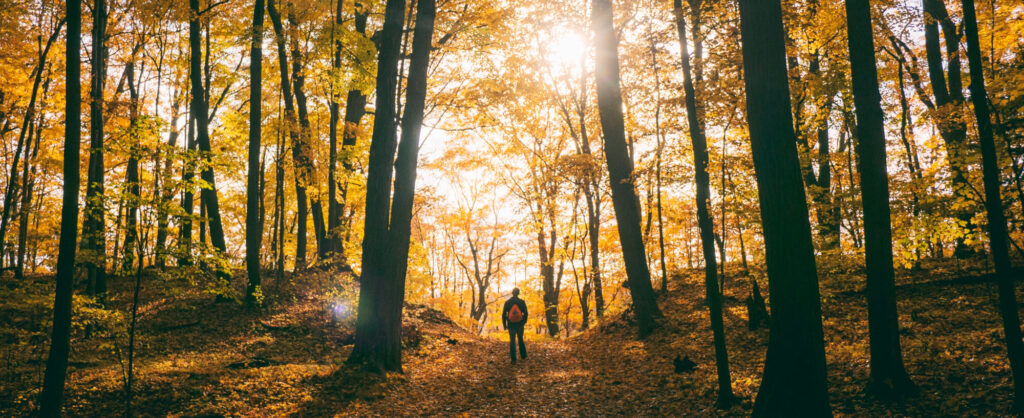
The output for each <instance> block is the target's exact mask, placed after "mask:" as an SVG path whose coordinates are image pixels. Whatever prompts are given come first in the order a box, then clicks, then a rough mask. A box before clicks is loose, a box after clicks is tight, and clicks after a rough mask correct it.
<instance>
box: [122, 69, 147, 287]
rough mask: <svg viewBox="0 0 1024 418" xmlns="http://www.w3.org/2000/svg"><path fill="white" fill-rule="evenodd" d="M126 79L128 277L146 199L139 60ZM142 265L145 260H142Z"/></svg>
mask: <svg viewBox="0 0 1024 418" xmlns="http://www.w3.org/2000/svg"><path fill="white" fill-rule="evenodd" d="M125 76H126V77H127V79H128V95H129V104H128V106H129V109H128V114H129V115H128V121H129V122H128V126H129V127H128V132H129V134H128V142H129V143H128V166H127V168H126V169H125V185H124V188H125V192H126V193H125V195H126V200H127V201H126V202H125V203H126V205H127V208H126V209H127V212H128V213H127V216H126V218H127V219H126V221H125V223H126V226H125V235H124V245H123V246H122V247H123V248H122V251H124V253H123V254H124V256H123V258H122V264H121V270H122V271H123V272H125V273H129V272H132V271H133V267H134V265H135V256H136V255H137V251H136V248H135V246H136V245H138V241H139V231H138V225H139V204H140V200H141V198H142V196H141V187H140V184H139V143H138V142H139V137H138V133H137V132H136V131H137V129H138V123H139V90H138V87H137V86H136V85H135V57H134V56H131V57H129V61H128V63H127V64H126V65H125ZM138 261H139V263H142V261H143V260H141V259H139V260H138Z"/></svg>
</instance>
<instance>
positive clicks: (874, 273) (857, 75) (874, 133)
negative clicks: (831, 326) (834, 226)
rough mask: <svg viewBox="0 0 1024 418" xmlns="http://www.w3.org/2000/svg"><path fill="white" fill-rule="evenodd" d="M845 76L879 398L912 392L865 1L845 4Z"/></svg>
mask: <svg viewBox="0 0 1024 418" xmlns="http://www.w3.org/2000/svg"><path fill="white" fill-rule="evenodd" d="M846 19H847V25H846V26H847V31H848V35H849V48H850V74H851V76H852V77H851V78H852V79H853V89H852V90H853V101H854V106H855V108H856V112H857V132H858V133H859V134H860V136H859V137H858V144H857V145H858V147H857V157H858V162H859V163H860V164H859V167H860V185H861V199H862V201H863V205H864V243H865V248H864V250H865V251H864V254H865V257H864V258H865V264H866V266H867V299H868V336H869V337H870V342H871V363H870V364H871V377H870V382H869V383H868V387H869V390H871V391H872V392H874V393H875V394H877V395H880V396H882V397H899V396H902V395H906V394H912V393H913V392H916V387H915V386H914V383H913V382H912V381H911V380H910V376H909V375H907V371H906V369H905V368H904V367H903V352H902V350H901V348H900V333H899V323H898V322H899V315H898V314H897V310H896V283H895V272H894V270H893V253H892V245H893V240H892V225H891V223H890V219H889V218H890V210H889V175H888V172H887V171H886V161H885V160H886V158H885V126H884V125H885V121H884V119H883V116H882V106H881V100H882V98H881V95H880V94H879V92H878V72H877V70H876V62H875V42H874V38H873V33H872V32H873V29H872V26H871V5H870V4H869V3H868V0H846Z"/></svg>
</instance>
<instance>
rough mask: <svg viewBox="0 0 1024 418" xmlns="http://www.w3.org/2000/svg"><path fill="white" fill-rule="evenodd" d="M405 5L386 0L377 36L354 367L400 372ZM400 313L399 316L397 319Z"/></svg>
mask: <svg viewBox="0 0 1024 418" xmlns="http://www.w3.org/2000/svg"><path fill="white" fill-rule="evenodd" d="M404 20H405V0H387V3H386V5H385V10H384V25H383V27H382V28H381V30H380V32H378V36H379V38H378V39H379V41H380V42H379V44H378V45H379V46H378V50H377V109H376V112H375V114H374V124H373V138H372V140H371V142H370V159H369V170H368V173H367V177H366V219H365V221H364V234H363V259H362V273H361V274H360V277H359V308H358V317H357V319H356V334H355V346H354V347H353V348H352V353H351V354H350V355H349V358H348V362H349V363H351V364H360V363H362V364H363V365H364V366H365V367H367V368H369V369H371V370H376V371H386V370H400V369H401V367H402V353H401V344H402V342H401V309H402V306H401V305H400V303H401V302H400V301H399V302H398V303H399V305H398V306H392V304H394V303H395V301H394V300H393V299H392V298H393V295H394V294H395V293H396V292H395V290H396V289H394V287H395V285H396V284H395V283H394V282H393V281H392V280H390V279H391V277H389V275H388V267H389V266H388V262H389V261H390V260H389V258H390V257H388V250H389V248H388V247H389V240H388V230H389V222H388V220H389V218H390V216H389V215H390V210H389V200H390V199H389V197H390V195H391V179H392V170H393V165H394V158H395V149H396V148H397V144H396V138H395V136H396V132H395V92H396V91H397V81H398V59H399V52H400V50H401V41H402V27H403V21H404ZM396 311H397V312H398V313H397V314H396Z"/></svg>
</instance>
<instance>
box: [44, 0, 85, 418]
mask: <svg viewBox="0 0 1024 418" xmlns="http://www.w3.org/2000/svg"><path fill="white" fill-rule="evenodd" d="M66 8H67V9H66V10H67V12H66V13H67V21H68V29H67V45H66V47H65V48H64V50H65V54H66V58H65V62H66V73H65V78H64V80H65V84H64V85H65V93H64V95H65V105H64V114H65V117H64V157H65V158H64V198H63V202H62V207H61V218H60V243H59V244H58V245H59V247H58V253H57V277H56V282H57V289H56V291H55V293H54V301H53V336H52V338H51V340H50V341H51V342H50V353H49V355H48V357H47V359H46V372H45V373H44V375H43V390H42V393H41V394H40V395H39V405H40V408H39V416H42V417H46V418H50V417H58V416H60V415H61V405H62V403H63V398H64V379H65V377H66V376H67V368H68V353H69V352H70V350H71V296H72V293H73V292H74V274H75V245H76V244H77V243H76V241H75V240H76V238H77V235H78V193H79V192H78V186H79V182H80V179H79V172H78V170H79V152H80V149H79V147H80V146H81V138H82V133H81V131H80V130H79V127H80V126H81V122H82V115H81V106H82V87H81V82H80V81H79V80H80V79H81V57H80V56H79V50H80V48H81V46H82V4H81V2H77V1H73V2H68V3H67V6H66Z"/></svg>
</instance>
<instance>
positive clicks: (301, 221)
mask: <svg viewBox="0 0 1024 418" xmlns="http://www.w3.org/2000/svg"><path fill="white" fill-rule="evenodd" d="M267 14H268V15H270V21H271V23H273V26H274V34H275V35H276V36H275V38H276V43H277V59H278V63H279V65H278V67H279V68H280V70H281V96H283V97H284V115H285V121H284V124H285V126H287V127H288V129H287V130H288V138H289V139H291V141H292V160H294V161H298V160H301V159H302V157H301V156H298V154H299V153H301V152H302V146H301V144H302V139H300V138H299V136H300V135H301V132H300V130H299V121H298V118H297V117H296V116H295V97H294V96H293V95H292V83H291V80H290V78H289V76H288V69H289V67H288V52H287V50H286V49H285V33H284V25H283V23H282V22H281V13H280V12H279V11H278V10H277V6H276V2H275V1H274V0H267ZM295 166H296V170H297V171H296V172H297V173H298V172H299V171H298V170H299V164H298V163H296V164H295ZM301 177H302V176H301V175H296V176H295V202H296V206H297V208H296V209H297V212H298V219H297V220H296V224H297V225H296V227H297V228H298V231H297V233H296V236H295V271H299V270H302V269H304V268H305V267H306V230H307V229H308V228H307V226H306V218H308V215H309V213H308V212H309V210H308V206H306V205H307V204H308V203H309V202H308V201H307V198H306V186H305V183H303V182H302V181H301V180H300V179H301Z"/></svg>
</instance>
